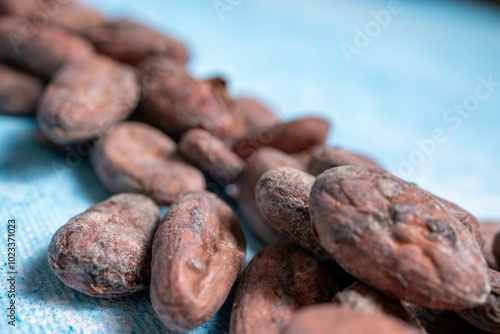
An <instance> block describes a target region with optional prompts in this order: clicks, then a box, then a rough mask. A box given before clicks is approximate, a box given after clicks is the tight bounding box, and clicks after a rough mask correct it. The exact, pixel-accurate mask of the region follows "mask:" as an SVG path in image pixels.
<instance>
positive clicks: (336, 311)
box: [280, 305, 421, 334]
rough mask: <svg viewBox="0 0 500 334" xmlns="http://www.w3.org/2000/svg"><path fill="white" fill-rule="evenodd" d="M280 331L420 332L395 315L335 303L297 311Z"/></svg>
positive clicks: (304, 333)
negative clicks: (343, 306)
mask: <svg viewBox="0 0 500 334" xmlns="http://www.w3.org/2000/svg"><path fill="white" fill-rule="evenodd" d="M280 333H281V334H324V333H346V334H347V333H348V334H365V333H370V334H421V332H420V331H419V330H418V329H417V328H414V327H412V326H410V325H408V324H406V323H404V322H403V321H400V320H399V319H397V318H394V317H391V316H388V315H384V314H382V313H374V314H369V313H364V312H360V311H356V310H352V309H348V308H342V307H339V306H335V305H315V306H310V307H307V308H305V309H304V310H302V311H300V312H299V313H298V314H297V315H296V316H295V317H294V318H293V320H292V321H290V322H289V323H288V324H287V326H286V327H285V328H284V329H283V330H282V331H281V332H280Z"/></svg>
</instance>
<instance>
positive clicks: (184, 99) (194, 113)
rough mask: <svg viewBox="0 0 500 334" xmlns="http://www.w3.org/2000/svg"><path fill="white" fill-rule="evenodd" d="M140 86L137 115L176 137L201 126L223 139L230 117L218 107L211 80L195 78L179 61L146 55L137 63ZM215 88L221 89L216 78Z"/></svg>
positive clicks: (227, 129)
mask: <svg viewBox="0 0 500 334" xmlns="http://www.w3.org/2000/svg"><path fill="white" fill-rule="evenodd" d="M139 69H140V76H141V81H142V87H143V100H142V102H141V104H140V108H139V109H140V110H139V111H140V114H141V116H142V117H144V118H145V119H147V120H148V122H149V123H150V124H153V125H154V126H156V127H158V128H159V129H161V130H163V131H165V132H166V133H167V134H168V135H169V136H171V137H172V138H174V139H178V138H179V137H180V136H182V134H184V133H185V132H186V131H188V130H190V129H193V128H202V129H205V130H207V131H209V132H210V133H212V134H213V135H215V136H217V137H220V138H224V137H225V136H227V133H229V130H230V127H231V126H232V124H233V118H232V117H233V116H232V115H231V114H229V113H228V112H227V110H226V108H225V107H224V106H220V105H219V103H218V99H217V98H216V94H214V91H213V90H212V88H213V87H212V86H211V85H212V83H213V82H212V81H210V80H208V81H201V82H200V81H196V80H195V79H194V78H193V77H191V76H190V75H189V74H188V73H187V72H186V69H185V68H184V67H183V66H182V65H181V64H179V63H178V62H176V61H174V60H171V59H169V58H165V57H153V58H149V59H147V60H146V61H144V62H143V63H141V65H140V66H139ZM217 87H218V89H221V86H220V85H219V82H218V81H217Z"/></svg>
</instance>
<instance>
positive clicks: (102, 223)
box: [48, 194, 159, 298]
mask: <svg viewBox="0 0 500 334" xmlns="http://www.w3.org/2000/svg"><path fill="white" fill-rule="evenodd" d="M158 216H159V210H158V207H157V206H156V204H155V203H154V202H153V201H152V200H150V199H149V198H147V197H146V196H142V195H136V194H119V195H115V196H112V197H110V198H109V199H107V200H106V201H104V202H101V203H98V204H96V205H93V206H91V207H90V208H88V209H87V210H86V211H85V212H83V213H81V214H79V215H78V216H76V217H74V218H73V219H71V220H70V221H69V222H68V223H66V224H65V225H64V226H62V227H61V228H60V229H59V230H57V232H56V233H55V234H54V236H53V237H52V240H51V241H50V245H49V251H48V261H49V265H50V267H51V268H52V270H53V271H54V273H55V274H56V276H57V277H58V278H59V279H60V280H61V281H63V283H64V284H66V285H67V286H69V287H70V288H72V289H75V290H77V291H80V292H82V293H85V294H87V295H89V296H92V297H106V298H113V297H122V296H126V295H129V294H131V293H134V292H136V291H139V290H142V289H145V288H147V287H148V284H149V280H150V272H151V267H150V262H151V247H152V244H153V237H154V233H155V231H156V228H157V226H158Z"/></svg>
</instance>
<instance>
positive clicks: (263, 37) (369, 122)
mask: <svg viewBox="0 0 500 334" xmlns="http://www.w3.org/2000/svg"><path fill="white" fill-rule="evenodd" d="M83 2H84V3H87V4H89V5H91V6H93V7H95V8H98V9H99V10H101V11H103V12H104V13H105V14H107V15H108V16H109V17H116V18H118V17H122V16H127V17H131V18H135V19H137V20H139V21H141V22H144V23H147V24H149V25H151V26H152V27H155V28H157V29H159V30H162V31H165V32H168V33H170V34H172V35H174V36H177V37H178V38H181V39H183V40H185V41H186V42H187V44H188V46H189V48H190V50H191V53H192V56H193V57H192V61H191V62H190V64H189V68H190V70H191V71H192V73H193V74H194V75H195V76H196V77H199V78H204V77H209V76H212V75H223V76H224V77H226V78H227V79H228V80H229V83H230V90H231V92H232V94H233V95H242V94H250V95H253V96H258V97H259V98H261V99H262V100H264V101H266V102H267V103H268V104H269V105H270V106H272V107H273V108H274V110H275V111H276V113H277V114H278V115H279V116H280V117H281V118H282V119H285V120H286V119H294V118H298V117H301V116H306V115H319V116H322V117H325V118H327V119H329V120H330V121H331V122H332V124H334V126H333V131H332V132H331V135H330V137H329V139H328V142H329V144H330V145H340V146H343V147H346V148H349V149H353V150H356V151H359V152H363V153H366V154H368V155H370V156H372V157H374V158H375V159H377V160H378V161H380V162H381V163H382V164H383V166H384V167H385V168H387V169H388V170H389V171H391V172H393V173H395V174H396V175H399V176H402V177H404V178H406V179H409V180H411V181H414V182H417V183H418V184H419V185H421V186H422V187H424V188H426V189H428V190H430V191H433V192H435V193H437V194H439V195H441V196H443V197H445V198H448V199H450V200H452V201H455V202H456V203H458V204H460V205H462V206H464V207H465V208H466V209H468V210H469V211H471V212H472V213H474V214H475V215H477V216H478V217H479V218H480V219H498V220H500V190H499V189H500V177H499V174H498V170H499V167H500V156H499V152H500V150H499V135H498V132H499V127H500V112H499V111H500V10H499V8H498V7H493V6H490V5H485V4H483V3H473V2H470V3H469V2H461V1H424V0H422V1H409V0H405V1H396V2H397V6H396V7H391V6H393V5H389V2H387V1H376V0H356V1H340V0H330V1H327V0H309V1H307V2H306V1H298V0H292V1H290V0H288V1H285V0H266V1H265V0H254V1H245V0H242V1H227V0H221V1H217V0H216V1H200V0H196V1H193V0H192V1H173V0H161V1H160V0H144V1H132V0H106V1H102V0H85V1H83ZM224 3H226V5H225V6H224V5H223V4H224ZM228 3H231V4H229V5H228ZM389 8H392V9H394V8H397V10H395V11H394V12H393V13H392V14H391V17H390V18H388V17H387V16H386V17H385V21H384V22H383V23H384V24H383V26H382V25H380V24H379V25H378V26H377V25H376V24H374V20H375V17H376V16H377V13H378V15H379V16H380V15H381V14H380V13H385V12H381V11H387V10H388V9H389ZM379 19H380V17H379ZM366 29H368V32H369V35H367V36H365V39H364V40H363V37H360V33H359V31H366ZM370 29H371V30H370ZM354 48H356V49H354ZM346 50H348V51H346ZM353 50H354V51H353ZM349 52H350V53H349ZM0 80H1V79H0ZM485 81H486V82H487V81H490V82H491V83H490V84H485V83H484V82H485ZM478 94H479V95H478ZM460 107H461V108H462V110H465V111H462V114H459V113H458V112H457V111H456V110H458V109H459V108H460ZM467 108H468V109H469V110H470V112H469V111H467ZM454 110H455V111H454ZM466 112H467V113H466ZM34 130H35V121H34V120H33V119H30V118H16V117H8V116H0V208H1V210H0V219H1V221H2V222H3V223H2V224H4V226H5V227H4V229H3V230H4V233H5V234H4V237H2V239H3V241H1V242H0V254H1V256H0V258H1V259H2V261H3V264H2V267H1V268H0V272H1V274H2V275H1V277H2V279H1V280H0V304H1V309H2V310H4V311H2V312H0V313H1V314H2V317H1V319H2V320H1V321H0V332H1V333H73V332H74V333H130V332H137V333H161V332H164V331H165V329H164V328H162V325H161V324H160V322H159V321H158V320H157V318H156V316H155V314H154V311H153V310H152V308H151V305H150V302H149V297H148V291H144V292H141V293H137V294H135V295H133V296H131V297H128V298H121V299H117V300H104V299H94V298H91V297H88V296H85V295H83V294H81V293H78V292H76V291H73V290H71V289H70V288H67V287H66V286H64V285H63V284H62V283H61V282H60V281H59V280H58V279H57V278H56V277H55V276H54V275H53V274H52V272H51V271H50V269H49V267H48V265H47V261H46V250H47V246H48V243H49V241H50V238H51V236H52V235H53V233H54V232H55V231H56V230H57V229H58V228H59V227H60V226H61V225H63V224H64V223H65V222H67V221H68V220H69V219H70V218H71V217H73V216H75V215H76V214H78V213H80V212H82V211H84V210H85V209H86V208H87V207H88V206H90V205H92V204H94V203H96V202H99V201H102V200H104V199H106V198H107V197H108V196H109V193H108V192H107V191H106V190H105V189H104V188H103V187H102V186H101V185H100V184H99V182H98V180H97V179H96V177H95V175H94V173H93V171H92V169H91V167H90V165H89V163H88V162H87V161H78V160H75V159H74V158H73V157H72V156H71V154H70V153H69V152H68V153H66V154H58V153H55V152H53V151H51V150H49V149H47V148H45V147H42V146H40V145H39V144H38V143H37V141H36V136H35V131H34ZM436 132H437V133H439V136H438V137H439V140H436V138H435V137H436V135H435V133H436ZM433 134H434V137H433ZM8 219H15V220H16V222H17V229H16V239H17V271H18V275H17V277H18V281H17V306H18V309H17V326H16V328H15V329H13V328H12V327H11V326H9V325H7V320H6V317H5V315H3V313H6V310H5V307H6V305H7V302H8V298H7V290H8V283H7V281H6V279H5V278H6V275H7V267H6V263H5V261H6V258H7V240H6V239H7V236H6V235H7V220H8ZM259 248H260V245H259V244H258V242H256V241H255V240H252V239H250V246H249V247H248V253H249V254H248V258H250V257H251V256H252V255H253V254H254V253H255V252H256V251H258V249H259ZM229 313H230V304H229V303H228V304H227V305H225V306H224V308H223V309H222V310H221V312H219V314H218V315H217V316H216V317H215V318H214V319H213V320H212V321H210V322H209V323H207V324H206V325H204V326H202V327H201V328H199V329H197V330H194V331H193V333H226V332H227V329H228V318H229Z"/></svg>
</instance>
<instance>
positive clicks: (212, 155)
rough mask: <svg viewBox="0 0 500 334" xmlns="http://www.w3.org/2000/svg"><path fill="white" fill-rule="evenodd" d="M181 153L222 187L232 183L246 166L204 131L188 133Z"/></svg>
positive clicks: (197, 130) (182, 144) (181, 144)
mask: <svg viewBox="0 0 500 334" xmlns="http://www.w3.org/2000/svg"><path fill="white" fill-rule="evenodd" d="M179 151H180V152H181V153H182V155H184V157H186V158H187V159H188V160H189V161H191V162H192V163H193V164H194V165H195V166H197V167H198V168H200V169H202V170H203V171H205V172H206V173H208V175H210V176H211V177H212V178H213V179H214V180H215V181H216V182H217V184H219V185H220V186H226V185H228V184H230V183H232V182H233V181H234V180H235V179H236V177H238V175H240V174H241V172H243V170H244V169H245V166H246V163H245V161H243V160H242V159H241V158H240V157H239V156H238V155H237V154H235V153H234V152H233V151H231V150H230V149H229V147H227V145H226V144H225V143H224V142H222V141H221V140H220V139H219V138H217V137H215V136H213V135H211V134H210V132H208V131H206V130H202V129H192V130H189V131H188V132H186V133H185V134H184V135H183V136H182V137H181V139H180V141H179Z"/></svg>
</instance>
